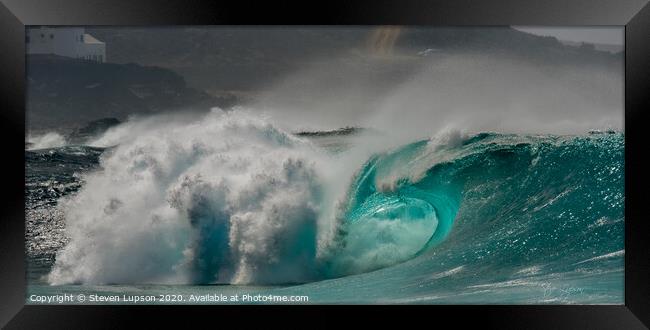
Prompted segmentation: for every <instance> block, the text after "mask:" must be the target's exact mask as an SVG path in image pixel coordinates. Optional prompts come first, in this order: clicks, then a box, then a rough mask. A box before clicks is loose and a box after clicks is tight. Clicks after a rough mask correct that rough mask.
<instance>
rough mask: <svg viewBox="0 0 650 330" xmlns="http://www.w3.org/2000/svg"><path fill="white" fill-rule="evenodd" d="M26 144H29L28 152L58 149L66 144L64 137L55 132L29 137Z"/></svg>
mask: <svg viewBox="0 0 650 330" xmlns="http://www.w3.org/2000/svg"><path fill="white" fill-rule="evenodd" d="M27 142H29V143H31V145H30V146H29V148H28V149H29V150H37V149H47V148H58V147H62V146H64V145H65V144H66V141H65V137H63V135H61V134H59V133H57V132H48V133H45V134H42V135H34V136H31V135H30V136H29V137H28V138H27Z"/></svg>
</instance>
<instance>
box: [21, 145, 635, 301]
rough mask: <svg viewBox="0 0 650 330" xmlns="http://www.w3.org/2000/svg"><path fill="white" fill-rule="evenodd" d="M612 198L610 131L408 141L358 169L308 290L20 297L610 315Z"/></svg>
mask: <svg viewBox="0 0 650 330" xmlns="http://www.w3.org/2000/svg"><path fill="white" fill-rule="evenodd" d="M624 198H625V194H624V135H623V134H620V133H612V134H590V135H584V136H550V135H544V136H530V135H507V134H495V133H481V134H477V135H475V136H472V137H470V138H468V139H465V140H464V141H462V142H460V143H457V144H453V145H434V144H432V143H431V142H430V141H428V140H426V141H417V142H414V143H411V144H408V145H405V146H403V147H401V148H398V149H396V150H392V151H387V152H384V153H380V154H375V155H374V156H372V157H371V158H370V159H368V160H367V162H366V163H365V164H364V165H363V166H362V168H360V169H359V170H358V171H357V174H356V175H355V178H354V180H353V181H352V184H351V185H350V187H349V189H348V192H347V200H346V203H345V205H344V208H343V211H342V212H343V215H344V216H343V218H344V222H343V224H342V225H341V230H340V233H339V237H338V238H337V239H338V240H339V241H340V242H341V244H340V246H339V247H337V248H336V249H334V250H333V251H332V252H331V253H330V255H331V256H330V257H328V258H327V259H326V260H323V261H321V262H320V263H319V269H318V271H319V274H320V277H319V278H318V279H316V280H314V281H313V282H309V283H300V284H291V285H280V286H234V285H180V286H179V285H127V286H124V285H121V286H111V285H100V286H89V285H84V286H80V285H64V286H50V285H47V284H45V283H42V282H40V283H39V282H37V281H36V282H34V283H33V284H32V285H30V286H29V288H28V297H27V298H28V303H34V302H30V301H29V296H31V295H33V294H36V295H50V294H57V293H74V294H79V293H83V294H99V295H111V294H120V295H121V294H124V293H128V294H133V295H144V294H151V295H166V294H178V295H180V296H181V297H182V298H180V301H175V302H161V301H159V300H158V301H156V302H153V303H201V302H196V301H189V297H190V296H192V295H199V294H221V293H223V294H224V295H243V294H271V295H300V296H307V297H309V301H308V302H309V303H444V304H456V303H458V304H484V303H488V304H489V303H495V304H539V303H547V304H558V303H559V304H566V303H579V304H623V302H624V297H623V292H624V290H623V289H624ZM134 271H137V270H134ZM86 303H87V302H86ZM209 303H215V302H209ZM220 303H242V302H232V301H231V302H220Z"/></svg>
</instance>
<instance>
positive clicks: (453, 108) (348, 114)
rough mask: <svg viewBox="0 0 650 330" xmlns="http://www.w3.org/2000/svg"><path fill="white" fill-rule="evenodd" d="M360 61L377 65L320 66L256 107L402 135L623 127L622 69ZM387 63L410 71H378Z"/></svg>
mask: <svg viewBox="0 0 650 330" xmlns="http://www.w3.org/2000/svg"><path fill="white" fill-rule="evenodd" d="M341 62H342V63H343V64H341ZM405 63H408V64H405ZM362 64H363V65H367V66H370V67H372V66H375V67H377V68H378V69H377V70H375V71H373V70H357V71H355V70H354V69H353V68H352V69H351V68H350V67H354V65H352V64H346V63H345V61H343V60H341V61H334V60H332V61H330V62H322V63H315V64H313V65H312V66H311V67H309V68H306V69H305V70H304V71H299V72H297V73H295V74H294V75H293V76H291V77H289V78H287V79H286V80H285V81H283V82H282V83H280V84H279V85H278V86H277V87H276V88H273V89H271V90H270V91H268V92H267V93H266V95H267V96H266V97H263V98H262V99H261V101H259V102H257V103H256V104H255V105H254V107H256V108H259V109H262V110H266V112H267V113H269V114H270V115H271V116H272V117H273V118H276V119H277V123H278V125H281V126H282V127H289V128H296V127H298V128H303V129H312V130H323V129H335V128H338V127H343V126H361V127H372V128H376V129H379V130H381V131H383V132H390V133H392V134H396V135H404V138H405V139H410V138H415V137H418V138H420V137H426V136H430V135H433V134H435V133H436V132H438V131H439V130H441V129H444V128H450V127H454V128H456V129H462V130H467V131H473V132H478V131H498V132H513V133H554V134H578V133H585V132H587V131H588V130H591V129H601V130H603V129H614V130H622V129H623V80H622V68H620V69H621V70H615V69H612V68H607V67H598V66H582V67H580V66H575V65H561V64H560V65H557V64H556V65H553V64H551V63H547V64H540V63H535V62H531V61H525V60H524V59H522V58H515V57H508V56H504V57H503V58H499V57H497V56H496V55H481V54H453V55H449V54H444V55H439V56H432V58H431V59H429V58H426V59H417V60H415V59H413V58H406V59H405V58H403V57H399V56H397V55H395V56H389V57H376V58H370V59H367V60H365V61H364V62H363V63H356V65H362ZM391 65H392V66H402V67H404V68H403V69H400V70H393V71H390V72H382V68H384V69H383V71H388V70H387V69H385V67H389V66H391Z"/></svg>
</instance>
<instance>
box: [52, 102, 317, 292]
mask: <svg viewBox="0 0 650 330" xmlns="http://www.w3.org/2000/svg"><path fill="white" fill-rule="evenodd" d="M130 127H131V128H133V127H139V128H141V130H140V131H138V132H133V131H132V130H131V131H129V130H124V131H123V132H125V134H124V135H123V136H122V137H118V136H117V135H116V134H115V132H113V133H111V134H113V135H111V138H112V139H113V142H117V141H119V145H118V146H117V147H116V148H115V149H114V150H112V151H110V152H108V153H107V154H105V155H104V156H103V158H102V160H101V170H99V171H97V172H94V173H90V174H88V175H87V176H86V177H85V180H86V184H85V186H84V187H83V189H81V190H80V192H79V193H78V194H77V195H75V196H74V197H73V198H71V199H70V200H68V201H64V203H66V205H65V209H66V211H67V214H66V222H67V223H66V227H67V228H66V231H67V235H68V236H69V237H70V243H69V244H68V245H67V246H66V247H65V248H64V249H63V250H61V251H60V252H59V254H58V255H57V261H56V264H55V266H54V268H53V270H52V272H51V273H50V275H49V281H50V283H51V284H64V283H79V282H80V283H87V284H102V283H214V282H227V283H253V282H254V283H281V282H298V281H307V280H310V279H311V278H312V277H314V276H316V273H315V272H316V267H315V263H316V254H317V251H316V250H317V246H318V237H317V235H318V230H317V228H318V224H317V221H319V218H318V214H319V209H320V208H321V205H320V203H319V202H320V200H321V199H320V198H319V197H320V194H321V193H322V186H321V180H319V175H320V172H319V166H318V164H319V157H322V156H319V155H318V154H317V153H316V152H315V150H314V148H313V147H312V146H311V145H310V144H309V143H307V142H305V141H303V140H300V139H298V138H295V137H293V136H291V135H289V134H286V133H284V132H282V131H280V130H277V129H276V128H274V127H273V126H271V125H270V124H268V123H267V122H266V121H264V120H263V119H259V118H256V117H254V116H251V115H247V114H245V113H241V112H234V113H223V112H221V111H220V110H216V111H213V112H212V113H210V114H208V115H207V116H206V117H205V118H202V119H201V120H199V121H195V122H191V123H183V124H176V125H174V124H168V125H147V123H146V122H145V123H138V124H132V125H131V126H130ZM145 128H146V129H145ZM135 133H137V134H135ZM126 137H128V138H126Z"/></svg>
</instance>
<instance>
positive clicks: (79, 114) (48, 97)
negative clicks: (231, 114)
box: [27, 55, 229, 129]
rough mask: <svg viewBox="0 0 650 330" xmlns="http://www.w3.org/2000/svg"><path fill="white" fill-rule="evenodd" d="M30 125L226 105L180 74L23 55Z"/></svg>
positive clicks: (55, 125) (79, 122)
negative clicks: (197, 87) (191, 86)
mask: <svg viewBox="0 0 650 330" xmlns="http://www.w3.org/2000/svg"><path fill="white" fill-rule="evenodd" d="M27 81H28V88H27V123H28V128H29V129H47V128H75V127H79V126H80V125H83V124H85V123H87V122H89V121H92V120H96V119H99V118H106V117H112V118H117V119H120V120H123V119H125V118H126V117H127V116H128V115H130V114H147V113H154V112H160V111H166V110H177V109H190V110H193V109H196V110H199V109H207V108H209V107H212V106H218V105H220V106H224V105H227V104H228V102H229V100H226V99H217V98H215V97H212V96H209V95H207V94H206V93H204V92H201V91H199V90H196V89H193V88H189V87H187V85H186V83H185V80H184V79H183V77H182V76H180V75H179V74H177V73H175V72H173V71H170V70H168V69H164V68H159V67H151V66H141V65H138V64H115V63H95V62H91V61H84V60H77V59H69V58H64V57H59V56H43V55H34V56H29V57H28V58H27Z"/></svg>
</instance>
